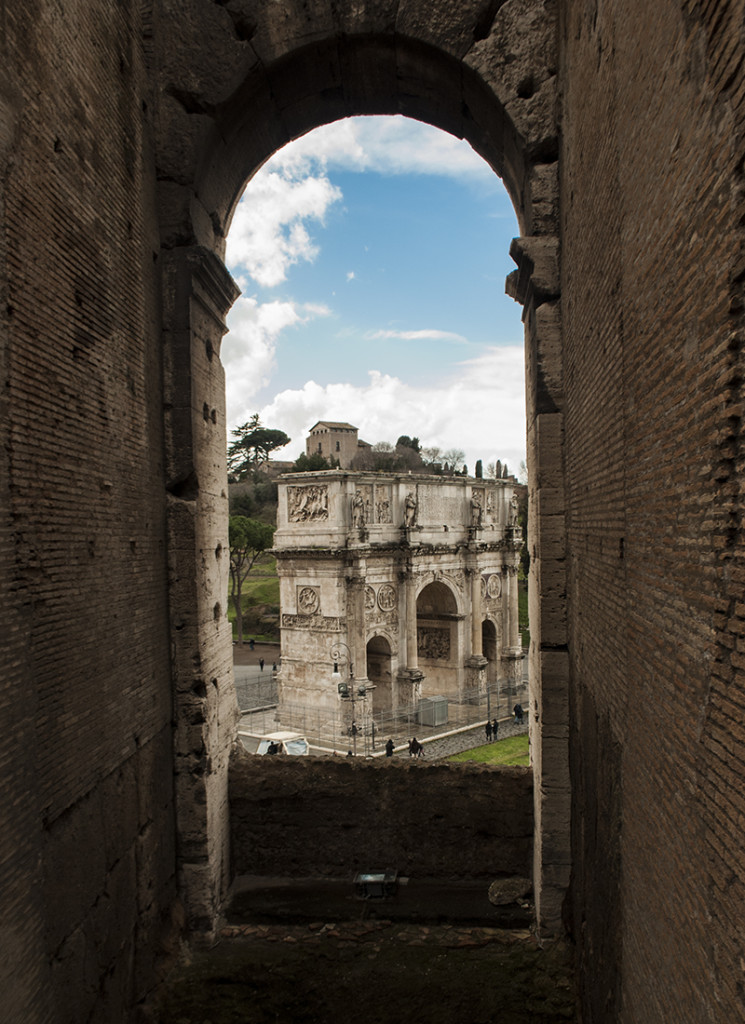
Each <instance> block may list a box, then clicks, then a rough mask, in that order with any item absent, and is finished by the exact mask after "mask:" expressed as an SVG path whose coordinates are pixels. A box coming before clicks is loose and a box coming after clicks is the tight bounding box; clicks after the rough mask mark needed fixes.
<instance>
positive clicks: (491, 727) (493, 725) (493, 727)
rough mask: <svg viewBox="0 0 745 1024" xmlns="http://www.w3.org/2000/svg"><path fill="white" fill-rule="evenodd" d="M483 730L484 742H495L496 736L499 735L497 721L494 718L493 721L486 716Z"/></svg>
mask: <svg viewBox="0 0 745 1024" xmlns="http://www.w3.org/2000/svg"><path fill="white" fill-rule="evenodd" d="M484 731H485V732H486V742H487V743H491V742H492V741H494V742H495V743H496V741H497V738H498V736H499V722H498V721H497V720H496V718H495V719H494V721H493V722H490V721H489V719H488V718H487V720H486V725H485V726H484Z"/></svg>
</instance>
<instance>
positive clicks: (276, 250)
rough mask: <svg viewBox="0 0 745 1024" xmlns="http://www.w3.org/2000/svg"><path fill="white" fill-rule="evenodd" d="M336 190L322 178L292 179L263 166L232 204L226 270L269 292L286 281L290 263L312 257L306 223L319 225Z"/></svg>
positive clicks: (312, 245) (313, 249) (314, 250)
mask: <svg viewBox="0 0 745 1024" xmlns="http://www.w3.org/2000/svg"><path fill="white" fill-rule="evenodd" d="M341 195H342V194H341V190H340V189H338V188H337V187H336V186H335V185H332V184H331V182H330V181H329V179H328V178H327V177H326V175H325V174H323V173H320V174H316V175H309V176H308V177H304V178H302V179H299V180H298V179H296V178H295V177H292V176H290V175H288V174H286V173H281V172H280V171H277V170H273V169H271V167H270V166H269V165H266V166H265V167H263V168H262V169H261V170H260V171H259V172H258V173H257V174H256V175H255V176H254V178H253V179H252V181H251V182H250V183H249V186H248V188H247V189H246V191H245V192H244V194H243V198H242V199H241V201H240V203H239V204H238V208H237V209H236V212H235V216H234V217H233V223H232V224H231V227H230V232H229V234H228V241H227V246H226V259H227V263H228V266H230V267H236V266H237V267H238V268H239V270H238V274H237V276H238V277H239V278H241V276H242V275H241V270H243V271H245V273H247V274H248V275H249V276H250V277H251V278H253V280H254V281H256V283H257V284H259V285H261V286H262V287H264V288H271V287H274V286H275V285H278V284H280V283H281V282H282V281H284V280H285V278H286V277H287V271H288V269H289V267H291V266H292V265H293V264H294V263H299V262H301V261H304V260H305V261H309V262H312V261H313V260H314V259H315V258H316V256H317V255H318V246H317V245H316V244H315V243H314V241H313V239H312V238H311V235H310V233H309V230H308V228H307V226H306V223H305V222H306V221H316V222H317V223H319V224H323V222H324V218H325V217H326V213H327V211H328V209H329V207H330V206H331V205H332V204H333V203H335V202H338V201H339V200H340V199H341Z"/></svg>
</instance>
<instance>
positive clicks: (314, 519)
mask: <svg viewBox="0 0 745 1024" xmlns="http://www.w3.org/2000/svg"><path fill="white" fill-rule="evenodd" d="M328 517H329V490H328V487H327V486H326V485H325V484H314V485H311V486H308V487H288V488H287V519H288V521H289V522H291V523H320V522H325V521H326V520H327V519H328Z"/></svg>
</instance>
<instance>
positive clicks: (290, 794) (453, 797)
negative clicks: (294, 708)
mask: <svg viewBox="0 0 745 1024" xmlns="http://www.w3.org/2000/svg"><path fill="white" fill-rule="evenodd" d="M230 814H231V835H232V843H233V865H234V870H235V872H236V874H253V875H278V876H282V875H284V876H288V877H296V878H297V877H303V876H313V875H319V876H326V877H336V878H344V877H346V876H347V875H349V874H353V873H354V872H356V871H361V870H365V869H370V868H380V867H383V868H385V867H389V866H390V867H395V868H397V869H398V871H399V872H400V873H401V874H404V875H416V876H418V877H420V878H453V879H473V878H483V879H485V880H487V879H488V880H493V879H494V878H496V877H498V876H500V875H503V874H516V875H521V876H523V877H530V871H531V857H532V846H533V775H532V772H531V770H530V769H529V768H502V769H493V768H485V767H482V766H478V765H447V764H431V765H427V764H421V763H420V762H417V763H409V762H406V761H404V762H401V761H398V760H391V761H389V760H387V759H386V760H382V761H381V760H379V761H374V762H361V761H354V760H352V758H344V757H334V758H284V757H256V756H252V755H250V754H245V753H242V752H238V754H237V755H236V756H234V758H233V761H232V763H231V767H230Z"/></svg>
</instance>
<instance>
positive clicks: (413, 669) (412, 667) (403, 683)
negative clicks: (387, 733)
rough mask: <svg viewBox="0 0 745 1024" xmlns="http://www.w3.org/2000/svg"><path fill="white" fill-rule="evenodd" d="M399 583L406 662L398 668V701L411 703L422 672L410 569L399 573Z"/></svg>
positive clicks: (414, 590)
mask: <svg viewBox="0 0 745 1024" xmlns="http://www.w3.org/2000/svg"><path fill="white" fill-rule="evenodd" d="M400 584H401V587H400V591H401V596H402V598H403V601H402V602H401V610H400V617H399V628H400V629H402V630H403V637H404V644H402V645H401V648H402V651H401V653H403V654H405V657H406V663H405V665H403V666H401V667H400V668H399V670H398V677H397V681H398V701H399V703H401V704H413V703H414V702H415V701H416V700H417V699H418V697H419V694H420V692H421V683H422V680H423V679H424V673H423V672H422V671H421V670H420V669H419V649H418V643H417V621H416V579H415V577H414V573H413V572H412V571H411V569H408V570H406V571H404V572H403V573H402V574H401V576H400Z"/></svg>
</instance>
